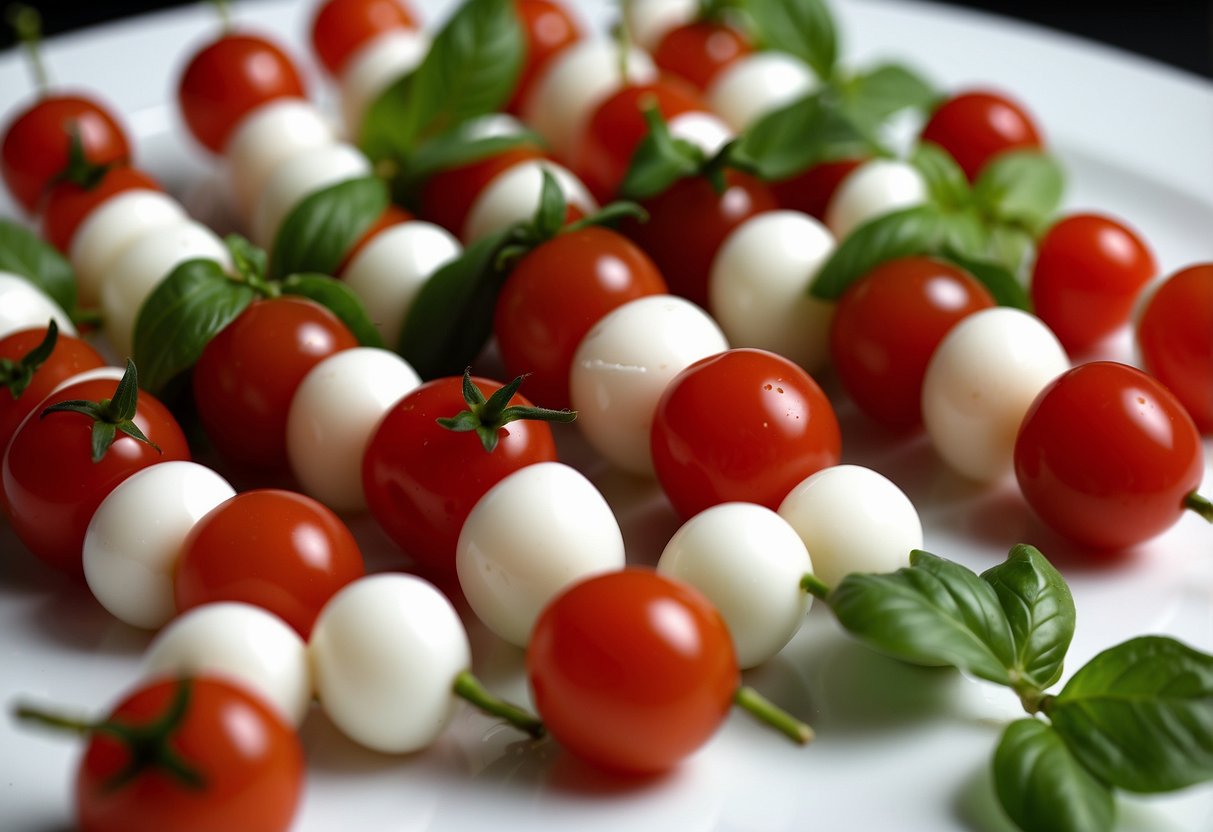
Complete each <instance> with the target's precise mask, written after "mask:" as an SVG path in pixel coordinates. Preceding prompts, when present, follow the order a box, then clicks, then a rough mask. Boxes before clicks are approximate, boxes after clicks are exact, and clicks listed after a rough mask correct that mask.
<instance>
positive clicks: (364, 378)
mask: <svg viewBox="0 0 1213 832" xmlns="http://www.w3.org/2000/svg"><path fill="white" fill-rule="evenodd" d="M420 383H421V379H420V378H418V377H417V373H416V372H414V370H413V368H412V367H411V366H409V364H408V362H407V361H405V360H404V359H403V358H401V357H400V356H398V355H396V353H394V352H388V351H387V350H381V349H372V348H369V347H358V348H356V349H351V350H343V351H341V352H339V353H336V354H335V355H331V356H329V357H328V358H326V359H324V360H323V361H321V362H320V363H319V364H317V365H316V366H315V367H313V368H312V369H311V370H310V371H309V372H308V374H307V375H306V376H304V377H303V381H302V382H301V383H300V385H299V387H298V388H297V389H296V391H295V395H294V397H293V398H292V399H291V406H290V410H289V411H288V414H287V420H286V449H287V456H288V457H289V459H290V464H291V471H292V472H294V474H295V478H296V479H298V480H299V484H300V485H301V486H303V490H304V491H305V492H306V493H307V494H310V495H311V496H313V497H315V498H316V499H317V500H319V501H320V502H322V503H324V504H325V505H326V506H328V507H329V508H331V509H333V510H334V511H361V510H362V509H365V508H366V495H365V494H364V493H363V491H362V455H363V452H365V451H366V446H367V443H368V442H369V441H370V439H371V434H372V433H374V431H375V428H376V427H377V426H378V425H379V420H380V419H382V418H383V414H384V413H387V411H388V409H389V408H390V407H391V406H392V405H394V404H395V403H396V402H397V401H399V400H400V399H401V398H402V397H403V396H404V394H405V393H407V392H409V391H410V390H412V389H413V388H414V387H416V386H417V385H419V384H420Z"/></svg>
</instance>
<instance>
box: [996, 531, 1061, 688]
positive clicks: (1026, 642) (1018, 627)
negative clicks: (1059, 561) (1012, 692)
mask: <svg viewBox="0 0 1213 832" xmlns="http://www.w3.org/2000/svg"><path fill="white" fill-rule="evenodd" d="M981 577H982V580H984V581H985V582H986V583H988V584H989V585H990V586H992V587H993V588H994V593H995V594H996V595H997V596H998V603H999V604H1000V605H1001V606H1002V611H1003V612H1004V613H1006V616H1007V621H1009V622H1010V624H1011V634H1012V635H1013V636H1014V637H1015V664H1014V666H1013V668H1012V675H1016V674H1018V675H1019V676H1020V677H1021V678H1022V679H1023V680H1024V681H1025V682H1027V683H1028V684H1029V685H1031V686H1032V687H1033V688H1034V689H1035V690H1037V691H1043V690H1044V689H1045V688H1047V687H1049V686H1050V685H1052V684H1053V683H1055V682H1056V681H1057V680H1058V679H1060V678H1061V670H1062V665H1063V662H1064V661H1065V657H1066V651H1067V650H1069V649H1070V640H1071V639H1072V638H1073V637H1074V621H1075V613H1074V596H1073V595H1071V594H1070V587H1069V586H1068V585H1067V584H1066V582H1065V579H1064V578H1062V577H1061V573H1060V572H1058V571H1057V570H1056V569H1055V568H1054V567H1053V564H1051V563H1049V561H1048V560H1046V559H1045V556H1044V555H1042V554H1041V553H1040V552H1039V551H1038V550H1037V549H1036V548H1034V547H1032V546H1025V545H1023V544H1020V545H1018V546H1016V547H1015V548H1013V549H1012V550H1011V553H1010V555H1008V556H1007V559H1006V561H1004V562H1003V563H1001V564H999V565H998V566H995V567H994V568H993V569H988V570H986V571H985V572H983V573H982V575H981Z"/></svg>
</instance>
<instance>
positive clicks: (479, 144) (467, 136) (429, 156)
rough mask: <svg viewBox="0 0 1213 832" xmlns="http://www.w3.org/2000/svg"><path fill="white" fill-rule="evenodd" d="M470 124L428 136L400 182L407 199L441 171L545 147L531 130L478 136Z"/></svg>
mask: <svg viewBox="0 0 1213 832" xmlns="http://www.w3.org/2000/svg"><path fill="white" fill-rule="evenodd" d="M467 127H468V123H464V124H462V125H459V126H458V127H456V128H455V129H453V130H450V131H447V132H446V133H444V134H442V135H441V136H436V137H434V138H432V139H428V140H426V141H425V142H423V143H422V144H421V145H419V146H418V147H417V149H416V150H415V151H414V152H413V153H412V155H410V156H409V158H408V166H407V167H406V169H405V170H404V171H403V172H402V176H401V178H400V181H399V190H400V192H401V193H402V194H403V195H404V197H405V198H406V200H407V199H409V198H411V197H412V195H414V194H416V192H417V191H419V190H420V189H421V187H422V186H423V185H424V184H425V183H426V182H427V181H428V180H429V179H430V178H431V177H432V176H434V175H435V174H437V173H441V172H442V171H446V170H453V169H455V168H460V167H463V166H465V165H470V164H472V163H474V162H479V161H481V160H482V159H488V158H489V157H491V156H497V155H499V154H502V153H505V152H507V151H510V150H514V149H515V148H520V147H528V146H530V147H542V146H543V142H542V140H541V139H540V138H539V137H538V136H537V135H536V134H535V133H532V132H530V131H529V130H520V131H519V132H517V133H511V134H509V135H506V136H478V135H475V133H474V131H471V130H468V129H467Z"/></svg>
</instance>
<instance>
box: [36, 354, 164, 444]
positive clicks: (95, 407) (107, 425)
mask: <svg viewBox="0 0 1213 832" xmlns="http://www.w3.org/2000/svg"><path fill="white" fill-rule="evenodd" d="M138 406H139V376H138V372H137V371H136V370H135V362H134V361H132V360H131V359H129V358H128V359H127V360H126V372H125V373H123V374H122V379H121V380H120V381H119V382H118V387H117V388H116V389H115V390H114V397H113V398H112V399H101V400H100V401H96V402H91V401H87V400H85V399H72V400H71V401H66V402H59V403H58V404H55V405H51V406H50V407H48V408H46V410H43V411H42V414H41V416H40V417H39V418H42V419H45V418H46V417H47V416H48V415H49V414H51V413H79V414H81V415H84V416H87V417H89V418H90V419H92V420H93V462H100V461H101V459H102V457H104V456H105V452H106V451H108V450H109V449H110V446H111V445H113V444H114V440H115V439H117V437H118V433H119V432H122V433H124V434H126V435H127V436H129V437H131V438H132V439H136V440H138V441H140V442H142V443H144V444H145V445H149V446H151V447H153V448H155V449H156V450H157V451H159V450H160V446H159V445H157V444H156V443H155V442H153V441H152V440H150V439H148V438H147V435H146V434H144V432H143V431H142V430H140V429H139V426H138V425H136V424H135V421H134V420H135V411H136V410H137V409H138Z"/></svg>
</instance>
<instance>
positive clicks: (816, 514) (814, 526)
mask: <svg viewBox="0 0 1213 832" xmlns="http://www.w3.org/2000/svg"><path fill="white" fill-rule="evenodd" d="M779 516H780V517H782V518H783V519H784V520H787V521H788V523H790V524H791V526H792V528H794V529H795V530H796V533H797V534H798V535H800V539H801V540H803V541H804V545H805V547H806V548H808V550H809V556H810V557H811V558H812V559H813V574H814V575H816V576H817V577H818V578H820V579H821V580H822V581H824V582H825V584H826V585H827V586H829V587H830V588H833V587H835V586H837V585H838V582H839V581H841V580H842V579H843V578H845V577H846V576H847V575H849V574H851V573H852V572H893V571H896V570H898V569H900V568H901V567H903V566H909V565H910V552H911V551H913V550H914V549H921V548H922V521H921V520H919V518H918V512H917V511H916V510H915V508H914V504H913V503H911V502H910V498H909V497H907V496H906V495H905V492H903V491H902V490H901V489H900V488H898V487H897V486H896V485H894V484H893V483H892V481H890V480H889V479H888V478H887V477H885V476H884V475H883V474H879V473H877V472H876V471H873V470H872V469H870V468H864V467H862V466H860V465H835V466H833V467H831V468H824V469H822V470H820V471H818V472H817V473H816V474H813V475H812V476H811V477H809V478H808V479H806V480H804V481H803V482H802V483H800V484H799V485H797V486H796V487H795V488H793V489H792V490H791V491H790V492H788V496H787V497H784V499H783V502H782V503H780V504H779Z"/></svg>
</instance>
